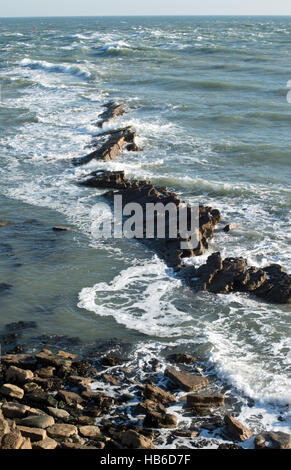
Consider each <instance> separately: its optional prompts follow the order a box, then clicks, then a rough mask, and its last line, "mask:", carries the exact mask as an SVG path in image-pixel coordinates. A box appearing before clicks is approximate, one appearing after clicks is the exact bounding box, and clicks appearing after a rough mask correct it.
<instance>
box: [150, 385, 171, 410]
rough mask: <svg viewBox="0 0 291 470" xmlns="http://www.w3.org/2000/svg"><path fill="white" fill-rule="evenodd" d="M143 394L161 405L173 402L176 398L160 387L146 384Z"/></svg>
mask: <svg viewBox="0 0 291 470" xmlns="http://www.w3.org/2000/svg"><path fill="white" fill-rule="evenodd" d="M144 396H145V398H147V399H148V400H151V401H157V402H158V403H162V404H163V405H165V404H168V403H174V402H175V401H176V398H175V397H174V395H172V394H171V393H169V392H166V391H165V390H163V389H162V388H160V387H155V386H153V385H150V384H147V385H146V386H145V389H144Z"/></svg>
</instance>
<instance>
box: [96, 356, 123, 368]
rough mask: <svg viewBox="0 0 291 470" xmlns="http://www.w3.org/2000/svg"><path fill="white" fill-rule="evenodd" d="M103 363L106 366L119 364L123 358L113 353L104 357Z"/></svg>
mask: <svg viewBox="0 0 291 470" xmlns="http://www.w3.org/2000/svg"><path fill="white" fill-rule="evenodd" d="M101 364H102V365H103V366H106V367H107V366H108V367H113V366H119V365H121V364H122V360H121V359H120V358H119V357H117V356H114V355H113V354H109V355H108V356H104V357H102V359H101Z"/></svg>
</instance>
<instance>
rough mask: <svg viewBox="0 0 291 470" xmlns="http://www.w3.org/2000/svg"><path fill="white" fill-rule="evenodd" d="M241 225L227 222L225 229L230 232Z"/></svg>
mask: <svg viewBox="0 0 291 470" xmlns="http://www.w3.org/2000/svg"><path fill="white" fill-rule="evenodd" d="M237 227H239V224H227V225H226V226H225V227H224V228H223V230H224V232H226V233H228V232H230V230H234V229H235V228H237Z"/></svg>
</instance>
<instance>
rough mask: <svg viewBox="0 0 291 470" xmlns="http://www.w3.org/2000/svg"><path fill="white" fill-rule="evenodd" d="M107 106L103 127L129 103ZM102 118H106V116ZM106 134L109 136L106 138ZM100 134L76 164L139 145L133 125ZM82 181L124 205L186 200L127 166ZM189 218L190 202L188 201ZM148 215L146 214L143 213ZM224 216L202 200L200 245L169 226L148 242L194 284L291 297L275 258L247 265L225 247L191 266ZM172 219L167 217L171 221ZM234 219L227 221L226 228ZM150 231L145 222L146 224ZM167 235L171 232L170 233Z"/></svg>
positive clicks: (274, 298)
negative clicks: (226, 254)
mask: <svg viewBox="0 0 291 470" xmlns="http://www.w3.org/2000/svg"><path fill="white" fill-rule="evenodd" d="M106 108H107V109H106V111H105V112H104V113H103V114H102V115H101V120H100V121H99V122H98V127H102V126H103V124H104V123H105V122H108V120H110V119H114V118H115V117H116V116H118V115H120V114H123V113H124V112H125V108H124V106H123V105H118V104H117V103H112V102H110V103H108V104H107V105H106ZM102 119H103V121H102ZM104 135H105V136H106V138H105V141H104ZM98 137H99V139H98V140H97V142H96V141H95V142H94V144H93V145H96V146H97V149H96V150H94V151H93V152H92V153H90V154H89V155H87V156H85V157H81V158H80V159H79V160H75V161H74V164H83V163H87V162H89V161H91V160H92V159H93V158H96V159H98V160H105V161H107V160H112V159H113V158H116V157H117V156H118V155H119V154H120V153H121V152H122V150H123V148H124V146H125V144H126V143H127V145H129V147H128V146H127V147H126V148H127V150H133V151H138V150H139V148H138V146H137V145H136V144H135V141H134V139H135V132H134V130H133V129H132V128H130V127H126V128H123V129H117V130H113V131H108V132H105V133H103V134H99V135H98ZM81 184H82V185H85V186H89V187H95V188H110V189H112V190H117V192H113V191H109V192H107V193H105V194H104V197H106V198H107V199H108V200H110V201H111V202H112V200H113V196H114V195H121V196H122V205H123V206H125V205H126V204H127V203H128V202H135V203H138V204H139V205H140V206H141V207H142V208H143V211H145V207H146V204H148V203H154V204H156V203H162V204H163V205H164V206H165V205H167V204H168V203H174V204H175V205H176V206H177V207H180V206H181V205H182V204H183V202H182V201H181V199H180V198H179V196H178V195H177V194H175V193H173V192H170V191H169V190H168V188H164V187H158V186H154V185H153V184H152V183H151V182H150V181H139V180H128V179H127V178H126V176H125V173H124V172H123V171H102V170H101V171H96V172H93V173H91V174H90V175H88V177H87V178H86V179H85V180H83V181H81ZM187 210H188V212H189V214H187V218H188V219H190V212H191V207H190V206H187ZM144 220H145V218H144ZM220 221H221V214H220V212H219V210H217V209H213V208H212V207H208V206H199V240H198V245H197V246H196V247H195V248H194V249H193V248H190V242H191V238H190V237H188V239H186V240H185V241H186V242H188V243H189V248H188V249H187V248H186V249H181V248H180V244H181V241H182V238H181V236H180V235H179V234H178V236H177V237H175V238H173V237H170V236H169V230H168V229H169V227H168V226H167V227H166V230H165V233H166V237H165V238H158V237H155V238H154V239H147V238H146V237H143V238H142V239H141V240H142V241H143V243H145V244H147V245H148V246H149V247H151V248H152V249H153V250H154V251H155V252H156V253H157V254H158V255H159V256H160V257H161V258H162V259H164V260H165V262H166V263H167V265H168V266H169V267H172V268H174V269H175V271H179V276H180V277H181V278H183V279H185V280H186V282H187V283H188V285H189V286H191V287H192V288H193V289H202V290H208V291H210V292H213V293H221V294H228V293H230V292H249V293H252V294H254V295H256V296H258V297H260V298H262V299H264V300H267V301H270V302H273V303H290V302H291V275H290V274H287V273H286V272H285V271H284V270H283V268H282V267H281V266H280V265H277V264H271V265H269V266H267V267H264V268H261V269H259V268H256V267H254V266H248V264H247V261H246V260H245V259H243V258H226V259H225V260H223V259H222V258H221V255H220V253H214V254H212V255H211V256H209V258H208V260H207V262H206V263H205V264H204V265H202V266H200V267H199V268H198V269H195V268H194V267H193V266H187V265H186V264H185V262H184V261H183V260H184V259H185V258H187V257H192V256H198V255H201V254H202V253H204V252H205V250H207V248H208V242H209V240H210V239H211V238H212V237H213V235H214V232H215V228H216V226H217V224H218V223H219V222H220ZM167 222H168V220H166V223H167ZM229 227H230V225H228V226H227V227H226V230H228V228H229ZM144 232H145V226H144ZM167 235H168V236H167Z"/></svg>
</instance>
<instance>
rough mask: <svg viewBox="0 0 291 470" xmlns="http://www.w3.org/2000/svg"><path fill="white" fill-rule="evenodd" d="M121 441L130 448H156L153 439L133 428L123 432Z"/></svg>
mask: <svg viewBox="0 0 291 470" xmlns="http://www.w3.org/2000/svg"><path fill="white" fill-rule="evenodd" d="M121 443H122V445H124V446H126V447H128V448H129V449H155V446H154V444H153V442H152V441H151V439H148V438H147V437H145V436H143V435H142V434H138V433H137V432H136V431H133V430H131V429H130V430H128V431H125V432H124V433H123V434H122V440H121Z"/></svg>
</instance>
